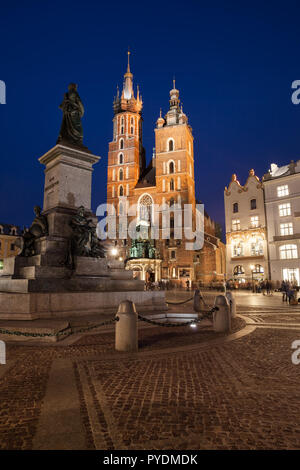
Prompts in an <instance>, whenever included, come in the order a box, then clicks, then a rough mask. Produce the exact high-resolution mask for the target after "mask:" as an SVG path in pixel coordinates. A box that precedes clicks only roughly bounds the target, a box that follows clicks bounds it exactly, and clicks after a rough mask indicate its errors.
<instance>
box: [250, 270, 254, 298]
mask: <svg viewBox="0 0 300 470" xmlns="http://www.w3.org/2000/svg"><path fill="white" fill-rule="evenodd" d="M250 269H251V280H252V292H253V293H254V281H253V272H254V266H253V264H251V266H250Z"/></svg>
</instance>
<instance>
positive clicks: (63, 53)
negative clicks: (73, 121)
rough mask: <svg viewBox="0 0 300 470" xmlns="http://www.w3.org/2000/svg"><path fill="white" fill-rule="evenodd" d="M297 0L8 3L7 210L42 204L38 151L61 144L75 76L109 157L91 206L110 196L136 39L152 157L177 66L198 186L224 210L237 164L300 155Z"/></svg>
mask: <svg viewBox="0 0 300 470" xmlns="http://www.w3.org/2000/svg"><path fill="white" fill-rule="evenodd" d="M299 23H300V7H299V2H298V5H297V2H296V1H295V2H292V1H285V2H276V1H275V2H274V1H269V2H268V1H266V2H261V1H260V2H256V1H252V2H242V1H235V2H233V1H228V0H227V1H225V0H224V1H215V2H204V1H203V2H202V1H192V0H186V1H181V2H179V1H177V0H173V1H170V2H169V1H165V2H164V1H160V2H157V1H152V2H147V3H146V2H141V1H139V2H136V1H131V2H124V1H122V2H119V1H118V0H115V1H113V2H100V1H89V0H86V1H84V2H83V1H77V0H72V1H64V0H61V1H59V2H58V1H55V0H52V1H51V2H50V1H49V2H48V1H42V2H41V1H30V0H28V1H26V2H23V1H15V2H13V4H12V2H10V3H9V2H6V6H5V4H4V3H3V2H2V4H1V17H0V45H1V54H0V79H1V80H4V81H5V82H6V86H7V104H6V105H0V132H1V147H0V156H1V166H0V168H1V185H0V221H3V222H7V223H16V224H20V225H23V224H30V222H31V220H32V216H33V212H32V208H33V206H34V204H36V203H39V204H41V205H42V195H43V181H44V175H43V167H42V166H41V165H40V164H39V162H38V160H37V159H38V157H40V156H41V155H42V154H43V153H45V152H46V151H47V150H49V149H50V148H51V147H52V146H54V145H55V143H56V139H57V136H58V132H59V127H60V123H61V111H60V110H59V109H58V106H59V104H60V102H61V100H62V97H63V93H64V92H65V91H66V89H67V85H68V83H69V82H71V81H72V82H76V83H78V91H79V94H80V96H81V99H82V101H83V103H84V105H85V116H84V118H83V126H84V143H85V144H86V145H87V146H88V147H89V148H90V149H91V150H92V151H93V152H94V153H95V154H96V155H100V156H101V157H102V159H101V161H100V163H99V164H98V165H97V166H96V167H95V171H94V176H93V208H94V209H95V208H96V206H97V205H98V204H99V203H101V202H104V201H105V197H106V164H107V151H108V142H109V141H110V140H111V138H112V117H113V114H112V100H113V96H114V95H115V89H116V85H117V84H119V85H120V86H121V85H122V78H123V74H124V73H125V69H126V51H127V47H128V46H130V49H131V51H132V55H131V68H132V71H133V73H134V83H135V86H136V85H137V84H139V85H140V90H141V93H142V96H143V101H144V112H143V116H144V145H145V147H146V152H147V160H149V158H150V156H151V152H152V147H153V146H154V130H153V129H154V125H155V121H156V119H157V117H158V115H159V108H160V107H162V109H163V112H166V111H167V109H168V99H169V90H170V88H171V85H172V78H173V75H175V76H176V86H177V88H179V90H180V98H181V99H182V102H183V106H184V111H185V112H186V113H187V115H188V117H189V122H190V124H191V126H192V128H193V134H194V138H195V174H196V193H197V197H198V198H199V199H201V200H202V201H203V202H204V203H205V207H206V210H207V211H208V212H209V213H210V215H211V216H212V217H213V218H214V219H216V220H220V221H223V220H224V214H223V190H224V186H225V185H228V183H229V181H230V177H231V174H232V173H233V172H236V173H237V174H238V178H239V179H240V181H241V183H243V182H244V181H245V179H246V177H247V175H248V171H249V169H250V168H252V167H253V168H254V169H255V170H256V173H257V174H258V175H259V176H262V174H263V173H264V172H265V171H266V170H267V169H268V168H269V165H270V163H272V162H276V163H278V164H284V163H287V162H289V161H290V160H291V159H298V158H300V132H299V130H300V106H295V105H293V104H292V102H291V83H292V81H293V80H296V79H300V61H299V50H300V49H299V45H300V33H299Z"/></svg>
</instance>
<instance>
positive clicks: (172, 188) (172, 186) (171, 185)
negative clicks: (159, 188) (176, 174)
mask: <svg viewBox="0 0 300 470" xmlns="http://www.w3.org/2000/svg"><path fill="white" fill-rule="evenodd" d="M170 191H174V180H173V178H172V179H171V180H170Z"/></svg>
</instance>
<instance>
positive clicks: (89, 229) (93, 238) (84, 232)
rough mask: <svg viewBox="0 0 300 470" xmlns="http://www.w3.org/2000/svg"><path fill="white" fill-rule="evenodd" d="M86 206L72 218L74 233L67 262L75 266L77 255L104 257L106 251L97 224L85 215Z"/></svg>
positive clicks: (79, 209) (71, 223) (81, 207)
mask: <svg viewBox="0 0 300 470" xmlns="http://www.w3.org/2000/svg"><path fill="white" fill-rule="evenodd" d="M84 212H85V211H84V207H83V206H80V207H79V208H78V210H77V214H76V215H74V216H73V217H72V219H71V220H70V225H71V227H72V229H73V234H72V236H71V239H70V250H69V251H70V252H69V256H68V261H67V264H69V265H71V266H72V267H73V269H74V268H75V260H74V257H75V256H89V257H91V258H104V257H105V252H104V249H103V247H102V245H101V242H100V240H99V239H98V237H97V233H96V225H95V224H94V222H93V220H92V219H88V218H87V217H86V216H85V215H84Z"/></svg>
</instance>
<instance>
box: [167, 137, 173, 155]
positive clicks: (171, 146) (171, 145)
mask: <svg viewBox="0 0 300 470" xmlns="http://www.w3.org/2000/svg"><path fill="white" fill-rule="evenodd" d="M173 150H174V140H173V139H170V140H169V142H168V151H169V152H173Z"/></svg>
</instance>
